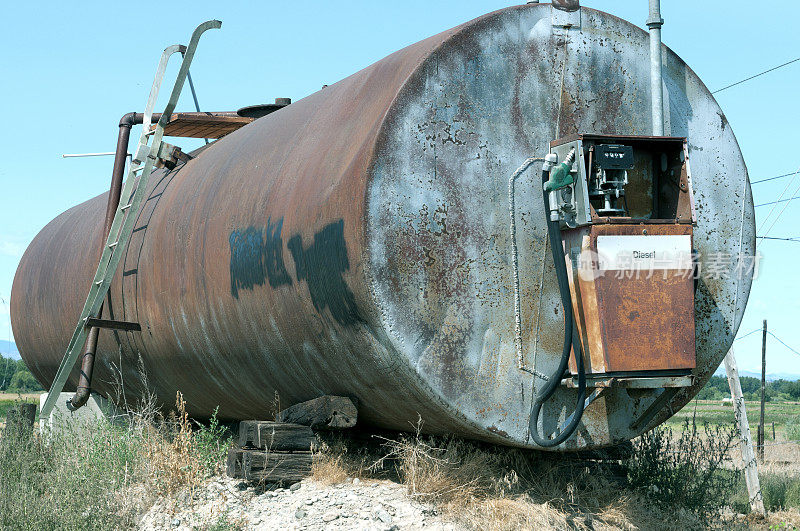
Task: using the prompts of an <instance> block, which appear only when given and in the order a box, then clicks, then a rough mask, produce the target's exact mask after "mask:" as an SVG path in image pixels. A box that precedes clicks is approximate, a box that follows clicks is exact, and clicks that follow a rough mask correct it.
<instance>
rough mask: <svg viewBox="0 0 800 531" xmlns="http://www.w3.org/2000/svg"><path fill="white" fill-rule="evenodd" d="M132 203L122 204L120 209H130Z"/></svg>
mask: <svg viewBox="0 0 800 531" xmlns="http://www.w3.org/2000/svg"><path fill="white" fill-rule="evenodd" d="M131 204H132V203H128V204H127V205H122V206H121V207H119V209H120V210H122V211H125V210H128V209H129V208H130V207H131Z"/></svg>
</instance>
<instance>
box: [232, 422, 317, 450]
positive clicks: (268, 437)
mask: <svg viewBox="0 0 800 531" xmlns="http://www.w3.org/2000/svg"><path fill="white" fill-rule="evenodd" d="M315 442H316V437H315V436H314V432H313V431H311V428H309V427H308V426H302V425H300V424H287V423H284V422H267V421H260V420H243V421H242V422H240V423H239V447H240V448H258V449H261V450H269V451H286V452H290V451H305V452H308V451H310V450H312V449H313V448H314V446H315V444H314V443H315Z"/></svg>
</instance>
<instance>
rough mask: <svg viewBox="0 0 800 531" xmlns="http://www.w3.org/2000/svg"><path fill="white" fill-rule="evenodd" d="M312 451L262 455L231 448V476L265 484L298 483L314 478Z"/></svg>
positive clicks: (229, 461)
mask: <svg viewBox="0 0 800 531" xmlns="http://www.w3.org/2000/svg"><path fill="white" fill-rule="evenodd" d="M312 462H313V456H312V454H311V452H291V453H284V452H262V451H261V450H246V449H241V448H231V449H230V450H228V461H227V470H226V472H227V474H228V476H230V477H232V478H237V479H245V480H247V481H259V482H265V483H295V482H298V481H300V480H302V479H303V478H307V477H308V476H310V475H311V464H312Z"/></svg>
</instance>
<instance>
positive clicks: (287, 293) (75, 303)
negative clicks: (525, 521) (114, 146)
mask: <svg viewBox="0 0 800 531" xmlns="http://www.w3.org/2000/svg"><path fill="white" fill-rule="evenodd" d="M663 76H664V78H663V79H664V99H665V116H664V120H665V130H666V134H667V135H670V136H671V137H676V138H685V139H687V150H688V160H689V161H690V162H691V175H692V180H691V182H690V185H691V191H693V194H694V209H695V212H696V222H695V223H693V224H692V225H689V227H692V230H693V235H692V238H693V240H692V241H693V247H694V250H695V251H696V252H697V253H698V255H699V256H700V257H701V260H702V259H703V257H732V256H733V257H736V256H742V255H752V254H753V252H754V247H755V225H754V213H753V203H752V196H751V194H750V185H749V181H748V177H747V171H746V168H745V164H744V161H743V158H742V154H741V152H740V150H739V147H738V144H737V142H736V139H735V137H734V134H733V132H732V131H731V128H730V126H729V125H728V122H727V120H726V119H725V116H724V114H723V113H722V111H721V109H720V107H719V105H717V103H716V101H715V100H714V98H713V97H712V95H711V93H710V92H709V90H708V89H707V88H706V87H705V85H704V84H703V83H702V82H701V81H700V79H699V78H698V77H697V75H696V74H695V73H694V72H693V71H692V70H691V69H690V68H689V67H688V66H687V65H686V64H685V63H684V62H683V61H682V60H681V59H680V58H679V57H677V56H676V55H675V54H674V53H673V52H672V51H671V50H669V49H668V48H666V47H663ZM649 87H650V77H649V51H648V35H647V33H646V32H645V31H644V30H642V29H640V28H638V27H636V26H634V25H632V24H630V23H628V22H626V21H624V20H621V19H619V18H616V17H614V16H612V15H609V14H606V13H603V12H599V11H595V10H592V9H588V8H581V9H580V10H578V11H576V12H572V13H568V12H564V11H559V10H556V9H554V8H553V7H551V5H549V4H528V5H521V6H516V7H509V8H507V9H503V10H500V11H497V12H494V13H490V14H487V15H485V16H482V17H480V18H477V19H475V20H473V21H470V22H468V23H466V24H463V25H461V26H459V27H456V28H453V29H451V30H449V31H446V32H443V33H441V34H439V35H436V36H433V37H431V38H428V39H426V40H423V41H421V42H419V43H416V44H414V45H412V46H409V47H407V48H405V49H403V50H400V51H398V52H396V53H394V54H392V55H390V56H388V57H386V58H385V59H382V60H381V61H378V62H377V63H375V64H373V65H372V66H370V67H368V68H365V69H364V70H361V71H360V72H357V73H355V74H353V75H352V76H350V77H348V78H346V79H344V80H342V81H340V82H338V83H336V84H333V85H330V86H327V87H325V88H323V89H322V90H320V91H319V92H316V93H314V94H312V95H310V96H308V97H306V98H304V99H302V100H300V101H297V102H295V103H293V104H291V105H289V106H287V107H285V108H283V109H281V110H279V111H277V112H274V113H272V114H269V115H267V116H264V117H263V118H259V119H257V120H255V121H254V122H253V123H251V124H249V125H247V126H245V127H243V128H241V129H239V130H237V131H235V132H233V133H231V134H229V135H227V136H225V137H223V138H222V139H220V140H218V141H216V142H213V143H212V144H210V145H209V146H207V147H205V148H203V149H202V151H200V152H199V153H197V154H196V157H195V158H194V159H193V160H191V161H189V162H188V163H186V164H183V165H179V166H178V167H177V168H175V169H174V170H172V171H161V172H160V173H156V174H154V177H153V178H152V179H151V184H150V190H149V192H148V195H147V196H146V201H145V202H144V206H143V207H142V208H141V210H140V211H139V212H138V214H137V216H138V218H137V222H136V226H135V229H134V233H133V237H132V240H131V243H130V244H129V246H128V248H127V250H126V252H125V255H124V258H123V260H122V262H121V264H120V267H119V270H118V271H117V275H116V277H115V279H114V281H113V283H112V286H111V291H110V304H108V305H107V306H106V313H105V316H106V317H108V316H109V315H111V318H113V319H118V320H125V321H134V322H138V323H140V324H141V327H142V330H141V332H122V331H117V332H110V331H106V330H104V331H103V332H102V333H101V334H100V343H99V346H98V353H97V361H96V367H95V376H94V383H93V386H94V388H95V389H96V390H97V391H98V392H100V393H102V394H105V395H107V396H109V397H111V398H113V399H116V400H119V399H120V396H119V394H118V391H119V390H120V389H123V390H124V397H125V399H127V401H128V402H129V403H131V402H132V401H134V400H135V399H136V398H137V397H140V396H142V395H143V394H144V393H146V392H147V391H148V390H149V391H151V392H153V393H155V396H156V397H157V399H158V400H159V401H160V403H161V404H164V405H167V406H168V405H170V404H172V403H173V402H174V399H175V393H176V391H181V392H182V393H183V395H184V397H185V399H186V401H187V404H188V407H189V412H190V414H192V415H195V416H198V417H203V416H209V415H210V414H211V413H212V411H213V410H214V408H215V407H217V406H218V407H219V415H220V416H221V417H223V418H227V419H245V418H256V419H265V418H270V415H271V414H272V411H273V407H274V406H273V403H274V401H275V397H276V396H278V397H279V400H280V403H281V404H282V405H290V404H293V403H297V402H300V401H304V400H308V399H311V398H315V397H317V396H320V395H324V394H334V395H347V396H354V397H356V398H358V400H359V412H360V413H359V422H364V423H369V424H373V425H376V426H380V427H385V428H393V429H409V428H410V426H411V424H414V423H415V422H416V420H417V418H418V415H419V416H420V417H421V418H422V420H423V423H424V424H423V429H424V430H425V431H428V432H432V433H455V434H458V435H461V436H465V437H470V438H476V439H482V440H487V441H493V442H497V443H501V444H507V445H515V446H523V447H531V448H535V447H537V446H536V445H535V444H534V443H533V441H531V439H530V437H529V432H528V421H529V417H530V415H531V401H532V393H533V390H534V384H535V382H534V376H533V375H532V374H531V373H530V372H525V371H522V370H519V368H518V360H517V355H516V351H515V330H514V329H515V314H514V288H513V275H512V269H511V252H510V249H511V241H510V236H509V203H508V201H507V185H508V179H509V176H510V175H511V174H512V172H513V171H514V170H515V169H516V168H517V167H518V166H519V165H520V164H521V163H522V162H523V161H524V160H526V159H527V158H529V157H534V156H543V155H544V154H546V153H548V152H549V151H550V142H552V141H554V140H557V139H560V138H566V137H568V136H569V135H572V134H576V133H593V134H599V135H628V136H641V135H648V134H650V131H651V130H652V123H651V110H650V97H649ZM516 186H517V187H516V203H517V206H516V208H517V217H516V220H517V221H516V223H517V243H518V248H519V279H520V281H519V283H520V291H521V299H520V300H521V307H520V312H521V322H522V325H523V326H522V345H523V347H524V348H523V360H522V363H523V364H524V365H525V366H527V367H535V370H536V371H538V372H539V373H542V374H545V375H546V374H550V373H552V371H553V370H554V369H555V368H556V366H557V365H558V362H559V358H560V356H561V348H562V339H563V334H564V321H563V311H562V306H561V299H560V297H559V289H558V286H557V285H556V282H555V272H554V263H553V259H552V257H550V252H549V250H548V247H547V232H546V227H545V223H546V222H545V220H546V219H547V214H546V213H545V212H544V207H543V202H542V192H541V190H542V188H541V181H540V176H539V175H538V170H536V171H531V173H530V174H525V175H523V176H522V177H521V178H520V179H519V181H518V182H517V185H516ZM105 205H106V195H101V196H98V197H95V198H93V199H90V200H88V201H86V202H85V203H82V204H80V205H77V206H75V207H73V208H71V209H69V210H68V211H66V212H64V213H63V214H61V215H59V216H58V217H56V218H55V219H54V220H53V221H52V222H50V223H49V224H48V225H47V226H46V227H45V228H44V229H43V230H42V231H41V232H40V233H39V234H38V236H36V238H35V239H34V241H33V242H32V243H31V245H30V247H29V248H28V249H27V251H26V252H25V255H24V256H23V258H22V260H21V262H20V265H19V269H18V270H17V274H16V278H15V280H14V285H13V294H12V299H11V306H12V324H13V331H14V337H15V338H16V341H17V344H18V346H19V350H20V352H21V354H22V357H23V359H24V360H25V362H26V363H27V364H28V366H29V367H30V369H31V370H32V371H33V373H34V374H35V376H36V377H37V378H38V379H39V380H40V381H41V382H42V383H43V384H44V385H45V386H47V385H49V384H50V383H51V381H52V379H53V377H54V375H55V372H56V370H57V368H58V365H59V362H60V360H61V357H62V356H63V353H64V349H65V347H66V345H67V343H68V342H69V338H70V336H71V334H72V331H73V329H74V326H75V324H76V321H77V318H78V315H79V313H80V310H81V308H82V305H83V302H84V300H85V297H86V294H87V291H88V288H89V285H90V283H91V279H92V276H93V274H94V272H95V268H96V264H97V262H96V260H97V259H98V257H99V252H100V250H99V245H98V241H99V240H100V231H101V230H102V229H103V216H104V212H105ZM751 280H752V271H751V270H748V269H744V270H742V271H738V274H735V272H733V271H720V274H718V275H707V276H701V278H700V279H699V280H698V281H697V283H696V287H695V291H694V314H693V315H694V323H693V327H689V328H684V327H681V326H676V327H672V329H671V330H672V331H673V332H672V333H674V334H677V335H680V334H685V335H686V337H683V339H684V340H686V341H689V342H691V343H692V344H693V346H694V358H692V361H693V363H694V365H695V367H694V368H692V369H687V370H690V371H691V376H693V377H694V378H693V380H692V381H693V382H694V383H693V384H692V385H691V386H689V387H682V388H679V389H678V390H677V391H671V392H670V391H668V390H665V389H664V388H634V389H631V388H625V387H613V386H611V387H609V388H607V389H605V390H604V392H603V393H602V394H601V395H599V397H597V398H596V400H594V401H593V402H592V403H591V404H590V405H589V406H588V408H587V409H586V412H585V414H584V416H583V419H582V421H581V423H580V425H579V427H578V429H577V431H576V432H575V435H574V436H572V437H570V438H569V439H568V440H567V441H566V442H565V443H563V444H562V445H560V446H558V447H557V449H558V450H565V449H567V450H568V449H575V448H584V447H586V448H588V447H598V446H604V445H609V444H613V443H617V442H620V441H623V440H627V439H631V438H633V437H635V436H637V435H638V434H640V433H642V432H643V431H645V430H646V429H649V428H651V427H652V426H654V425H656V424H658V423H660V422H663V421H664V420H665V419H667V418H668V417H669V416H670V415H671V414H672V413H673V412H674V411H677V410H678V409H680V408H681V407H682V406H683V405H684V404H686V403H687V402H688V401H689V400H690V398H691V397H692V396H693V395H694V394H695V393H696V392H697V391H698V390H699V389H700V387H701V386H702V385H703V384H704V383H705V381H706V380H707V379H708V377H709V376H710V375H711V374H712V373H713V372H714V370H715V369H716V368H717V366H718V365H719V363H720V361H721V360H722V358H723V356H724V355H725V353H726V351H727V350H728V348H729V347H730V345H731V342H732V340H733V337H734V335H735V333H736V331H737V328H738V326H739V323H740V320H741V318H742V314H743V312H744V307H745V304H746V302H747V297H748V294H749V290H750V284H751ZM665 300H666V299H665ZM690 300H691V299H690ZM109 309H110V312H111V313H110V314H109V313H108V310H109ZM651 310H653V311H657V310H658V308H655V309H653V308H651ZM635 317H636V315H634V313H631V319H634V318H635ZM658 340H659V338H654V337H641V345H642V347H641V348H642V350H641V352H632V353H631V355H634V356H640V357H641V358H642V359H644V360H646V358H647V348H646V345H647V344H653V342H655V341H658ZM625 344H626V345H630V348H632V349H636V345H637V342H636V341H627V342H626V343H625ZM143 374H144V375H146V378H145V377H144V376H143ZM76 383H77V368H76V369H75V371H74V372H73V374H72V376H71V378H70V382H69V385H71V386H72V387H73V388H74V386H75V384H76ZM540 383H541V382H539V383H538V384H536V385H540ZM145 386H147V388H146V387H145ZM576 393H577V391H576V390H575V389H573V388H572V387H571V386H569V385H564V386H562V387H561V388H560V389H558V390H557V392H556V393H555V395H554V396H553V398H552V400H550V401H548V402H547V404H546V405H545V407H544V410H543V411H544V413H543V417H542V422H543V424H544V426H545V429H546V430H547V431H548V432H552V431H553V429H554V428H555V427H556V426H557V425H558V424H559V423H560V422H563V419H564V418H565V417H566V416H568V415H569V414H570V413H571V412H572V409H573V408H574V406H575V399H576V396H577V395H576Z"/></svg>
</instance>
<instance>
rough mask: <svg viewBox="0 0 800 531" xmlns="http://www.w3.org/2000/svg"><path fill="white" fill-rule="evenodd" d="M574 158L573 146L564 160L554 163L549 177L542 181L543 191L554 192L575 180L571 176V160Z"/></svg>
mask: <svg viewBox="0 0 800 531" xmlns="http://www.w3.org/2000/svg"><path fill="white" fill-rule="evenodd" d="M574 160H575V148H572V149H571V150H570V151H569V154H567V156H566V158H565V159H564V162H561V163H560V164H556V167H555V168H553V170H552V171H551V172H550V179H548V181H547V182H546V183H544V191H545V192H554V191H556V190H560V189H561V188H566V187H567V186H569V185H571V184H572V183H574V182H575V178H574V177H573V176H572V162H573V161H574Z"/></svg>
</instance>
